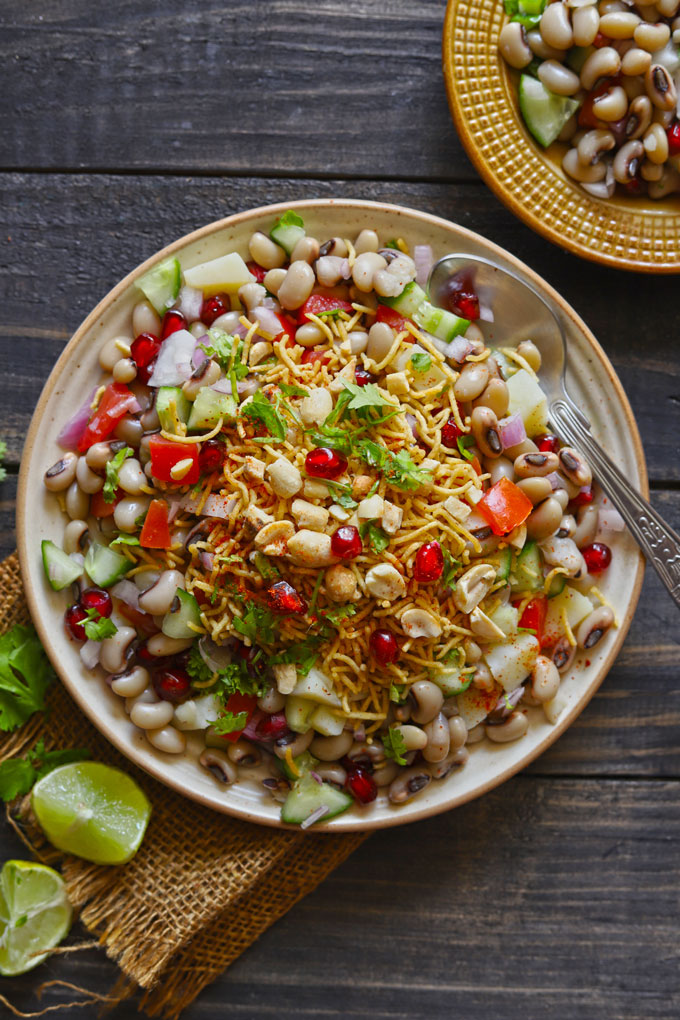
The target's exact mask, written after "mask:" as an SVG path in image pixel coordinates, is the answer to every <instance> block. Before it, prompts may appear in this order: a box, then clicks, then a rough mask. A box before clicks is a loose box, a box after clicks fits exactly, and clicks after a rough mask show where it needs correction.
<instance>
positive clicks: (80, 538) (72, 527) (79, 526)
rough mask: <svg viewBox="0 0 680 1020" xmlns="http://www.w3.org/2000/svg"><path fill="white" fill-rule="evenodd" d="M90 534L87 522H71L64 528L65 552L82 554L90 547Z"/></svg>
mask: <svg viewBox="0 0 680 1020" xmlns="http://www.w3.org/2000/svg"><path fill="white" fill-rule="evenodd" d="M89 541H90V532H89V530H88V527H87V524H86V523H85V521H77V520H76V521H69V522H68V524H67V525H66V527H65V528H64V542H63V547H64V552H65V553H68V554H70V553H75V552H77V553H82V552H85V549H86V548H87V546H88V545H89Z"/></svg>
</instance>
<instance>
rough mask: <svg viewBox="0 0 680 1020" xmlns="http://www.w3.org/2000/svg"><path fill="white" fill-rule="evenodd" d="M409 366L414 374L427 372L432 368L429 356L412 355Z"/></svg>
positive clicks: (421, 354)
mask: <svg viewBox="0 0 680 1020" xmlns="http://www.w3.org/2000/svg"><path fill="white" fill-rule="evenodd" d="M411 366H412V368H413V371H414V372H429V370H430V369H431V368H432V358H431V357H430V355H429V354H423V353H418V354H414V355H413V357H412V358H411Z"/></svg>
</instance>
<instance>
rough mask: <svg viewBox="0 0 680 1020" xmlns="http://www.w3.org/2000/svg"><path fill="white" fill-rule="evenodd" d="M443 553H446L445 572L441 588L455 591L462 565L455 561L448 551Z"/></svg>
mask: <svg viewBox="0 0 680 1020" xmlns="http://www.w3.org/2000/svg"><path fill="white" fill-rule="evenodd" d="M442 551H443V553H444V572H443V573H442V579H441V586H442V588H451V589H453V588H455V587H456V576H457V574H458V571H459V570H460V563H459V561H458V560H454V558H453V556H452V555H451V553H450V552H449V550H448V549H444V550H442Z"/></svg>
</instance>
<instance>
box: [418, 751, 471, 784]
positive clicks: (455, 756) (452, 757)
mask: <svg viewBox="0 0 680 1020" xmlns="http://www.w3.org/2000/svg"><path fill="white" fill-rule="evenodd" d="M469 757H470V752H469V751H468V750H467V748H465V747H459V748H457V749H456V750H452V751H450V752H449V753H448V754H447V756H446V757H445V758H444V759H443V760H442V761H439V762H435V763H434V764H432V765H429V766H428V772H429V773H430V775H431V776H432V778H433V779H445V778H446V776H448V775H449V773H450V772H453V770H454V769H459V768H462V766H463V765H465V763H466V762H467V761H468V759H469Z"/></svg>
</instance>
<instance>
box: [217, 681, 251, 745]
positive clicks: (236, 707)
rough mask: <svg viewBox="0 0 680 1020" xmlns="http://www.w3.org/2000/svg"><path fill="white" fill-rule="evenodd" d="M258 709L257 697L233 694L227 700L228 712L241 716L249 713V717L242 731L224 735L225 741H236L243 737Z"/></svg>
mask: <svg viewBox="0 0 680 1020" xmlns="http://www.w3.org/2000/svg"><path fill="white" fill-rule="evenodd" d="M256 707H257V697H256V695H254V694H238V693H237V694H231V695H230V696H229V698H228V699H227V704H226V709H227V712H233V714H234V715H240V713H241V712H247V714H248V717H247V719H246V721H245V722H244V724H243V726H242V727H241V729H240V730H234V732H233V733H225V734H223V736H224V739H225V740H231V741H236V740H238V738H239V737H240V736H241V734H242V732H243V730H244V729H245V727H246V726H247V725H248V723H249V722H250V718H251V716H252V714H253V712H254V711H255V709H256Z"/></svg>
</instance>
